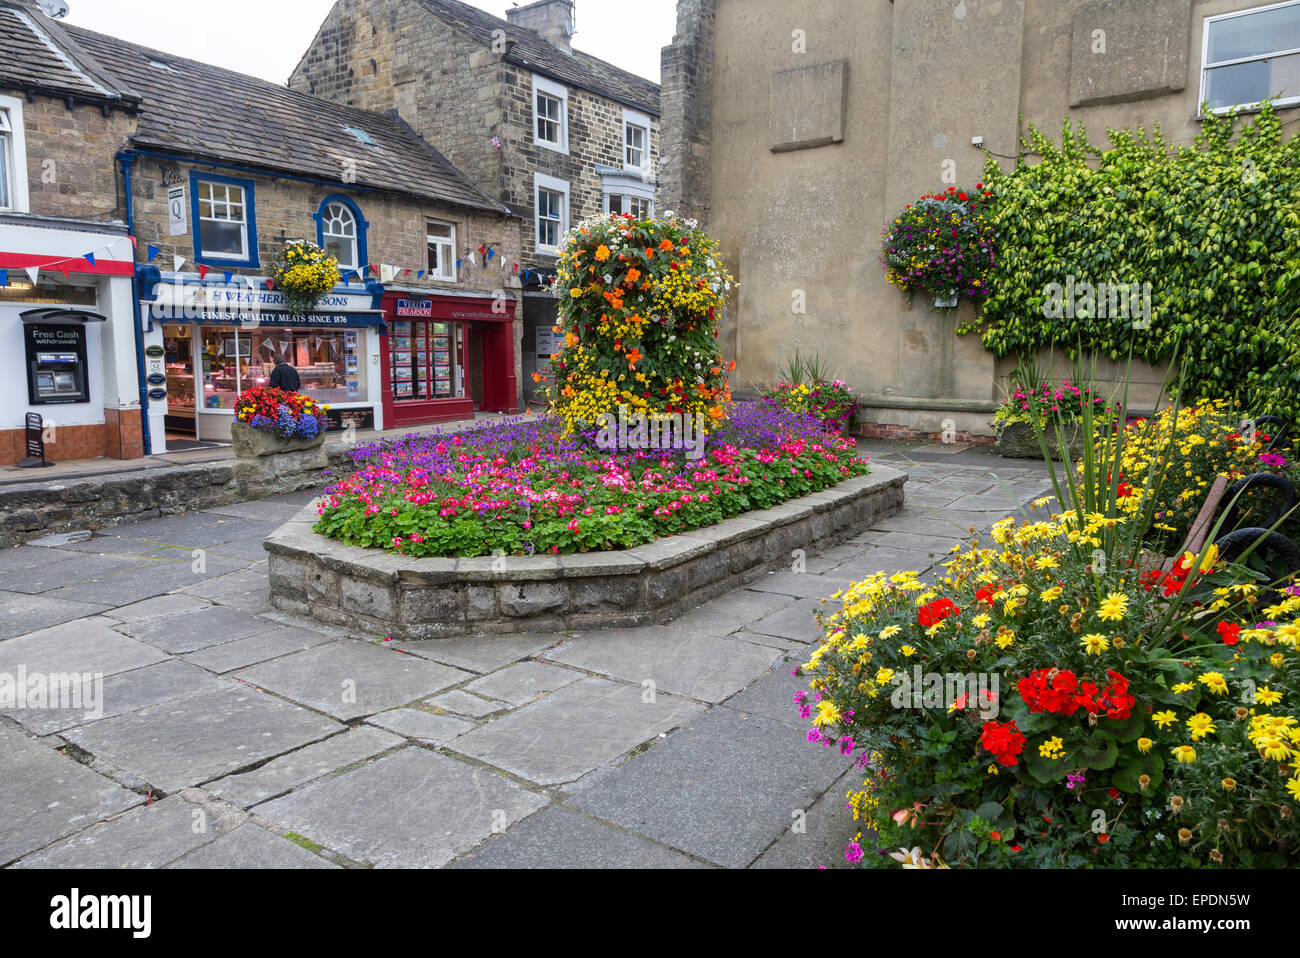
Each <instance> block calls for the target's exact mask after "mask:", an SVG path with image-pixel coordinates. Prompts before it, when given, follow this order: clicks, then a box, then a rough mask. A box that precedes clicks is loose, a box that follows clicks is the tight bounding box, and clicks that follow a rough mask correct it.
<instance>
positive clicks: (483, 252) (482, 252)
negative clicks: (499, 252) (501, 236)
mask: <svg viewBox="0 0 1300 958" xmlns="http://www.w3.org/2000/svg"><path fill="white" fill-rule="evenodd" d="M487 254H488V251H487V247H486V246H480V247H479V248H478V255H479V256H486V255H487Z"/></svg>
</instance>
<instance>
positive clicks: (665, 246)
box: [659, 239, 673, 253]
mask: <svg viewBox="0 0 1300 958" xmlns="http://www.w3.org/2000/svg"><path fill="white" fill-rule="evenodd" d="M659 248H660V249H661V250H663V251H664V252H665V253H671V252H672V251H673V241H672V240H670V239H666V240H664V241H663V242H662V243H660V244H659Z"/></svg>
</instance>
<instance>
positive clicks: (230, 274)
mask: <svg viewBox="0 0 1300 958" xmlns="http://www.w3.org/2000/svg"><path fill="white" fill-rule="evenodd" d="M221 275H222V276H224V277H225V278H226V285H227V286H229V285H230V277H232V276H234V275H235V274H234V273H230V272H224V273H222V274H221Z"/></svg>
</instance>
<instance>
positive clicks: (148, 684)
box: [5, 659, 226, 735]
mask: <svg viewBox="0 0 1300 958" xmlns="http://www.w3.org/2000/svg"><path fill="white" fill-rule="evenodd" d="M225 687H226V684H225V683H223V682H222V681H221V680H220V679H218V678H215V677H214V676H212V675H210V674H209V673H207V672H205V671H203V670H202V669H198V668H195V667H194V666H192V665H186V664H185V663H184V662H177V661H175V660H174V659H171V660H168V661H166V662H158V663H155V664H154V665H146V666H145V667H144V668H140V669H133V670H132V671H130V672H119V673H117V674H116V675H110V676H107V677H106V678H105V679H104V683H103V686H102V689H101V690H100V694H99V696H98V698H99V701H98V702H97V703H96V705H97V708H96V709H95V710H93V711H91V712H87V710H86V709H85V708H43V709H32V708H28V709H13V710H11V711H6V712H5V714H6V715H8V716H9V717H10V718H12V719H14V720H15V721H17V722H20V723H22V725H23V726H24V727H25V728H26V729H27V730H28V731H31V732H34V733H36V734H37V735H51V734H53V733H55V732H62V731H64V730H65V729H70V728H72V727H74V726H76V725H85V724H86V723H88V722H97V721H99V720H100V719H105V718H110V717H112V716H114V715H121V714H123V713H124V712H133V711H135V710H136V709H141V708H145V707H147V706H150V705H157V704H158V703H160V702H170V701H172V700H174V699H178V698H181V697H183V696H186V695H193V694H195V693H197V692H211V691H215V690H219V689H222V688H225ZM84 704H85V703H84V701H83V705H84Z"/></svg>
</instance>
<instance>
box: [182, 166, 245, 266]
mask: <svg viewBox="0 0 1300 958" xmlns="http://www.w3.org/2000/svg"><path fill="white" fill-rule="evenodd" d="M190 188H191V191H192V193H193V196H194V201H193V207H194V230H195V237H194V259H195V261H197V262H199V263H202V264H205V265H212V266H247V267H255V266H257V265H258V259H257V226H256V223H257V220H256V217H255V215H254V211H253V210H254V208H253V183H252V181H251V180H236V179H231V178H229V177H224V176H214V175H211V174H199V173H192V174H190Z"/></svg>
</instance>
